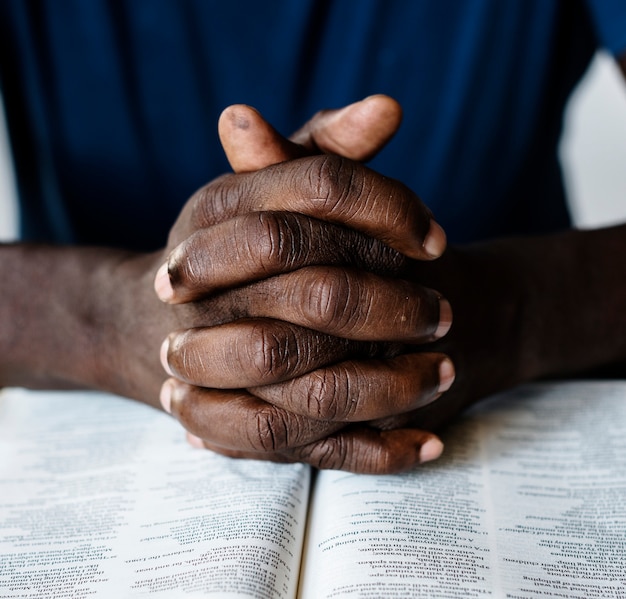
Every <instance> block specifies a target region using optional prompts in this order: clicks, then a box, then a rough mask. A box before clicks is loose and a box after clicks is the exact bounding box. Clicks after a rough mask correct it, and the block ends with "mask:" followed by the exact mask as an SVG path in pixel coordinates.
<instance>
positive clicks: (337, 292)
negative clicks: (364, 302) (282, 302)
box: [302, 269, 360, 333]
mask: <svg viewBox="0 0 626 599" xmlns="http://www.w3.org/2000/svg"><path fill="white" fill-rule="evenodd" d="M356 284H357V283H356V282H355V281H354V280H352V279H351V278H350V277H349V275H348V274H347V273H346V272H345V271H343V270H339V269H332V270H330V269H325V270H323V271H322V272H321V273H318V274H317V276H316V277H315V278H314V279H313V280H312V281H311V282H310V284H309V285H307V286H306V288H305V289H304V293H305V297H304V298H303V299H304V301H303V304H302V306H303V309H304V311H305V318H306V319H307V320H309V321H310V324H312V325H313V327H314V328H315V326H322V327H324V328H326V329H329V330H332V331H333V332H337V333H341V332H342V331H344V330H348V329H351V328H353V326H352V325H353V324H354V321H355V315H356V313H357V312H358V310H359V296H360V293H359V289H358V288H357V289H355V285H356Z"/></svg>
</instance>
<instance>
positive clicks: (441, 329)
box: [435, 297, 452, 339]
mask: <svg viewBox="0 0 626 599" xmlns="http://www.w3.org/2000/svg"><path fill="white" fill-rule="evenodd" d="M451 326H452V306H451V305H450V302H449V301H448V300H447V299H445V298H443V297H442V298H439V326H438V327H437V330H436V331H435V339H440V338H441V337H443V336H444V335H445V334H446V333H447V332H448V331H449V330H450V327H451Z"/></svg>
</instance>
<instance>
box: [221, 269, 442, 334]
mask: <svg viewBox="0 0 626 599" xmlns="http://www.w3.org/2000/svg"><path fill="white" fill-rule="evenodd" d="M227 296H228V299H229V301H231V302H232V303H233V304H234V305H237V306H238V308H239V310H240V314H241V316H248V317H254V318H275V319H279V320H284V321H287V322H291V323H293V324H295V325H299V326H301V327H306V328H309V329H313V330H316V331H320V332H322V333H327V334H329V335H336V336H339V337H344V338H346V339H354V340H362V341H397V342H405V343H426V342H430V341H434V340H436V339H439V338H441V337H442V336H443V335H445V334H446V333H447V332H448V330H449V329H450V326H451V324H452V310H451V308H450V304H449V303H448V301H447V300H446V299H444V298H442V297H441V296H440V295H439V293H437V292H436V291H433V290H432V289H427V288H425V287H421V286H420V285H417V284H415V283H411V282H409V281H405V280H402V279H389V278H385V277H380V276H378V275H374V274H372V273H368V272H364V271H359V270H352V269H349V268H338V267H332V266H312V267H307V268H301V269H300V270H297V271H295V272H291V273H287V274H284V275H279V276H276V277H272V278H271V279H266V280H263V281H259V282H257V283H253V284H251V285H249V286H247V287H245V288H238V289H233V290H232V291H229V292H228V293H227Z"/></svg>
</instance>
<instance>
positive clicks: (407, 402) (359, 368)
mask: <svg viewBox="0 0 626 599" xmlns="http://www.w3.org/2000/svg"><path fill="white" fill-rule="evenodd" d="M453 381H454V366H453V365H452V362H451V361H450V360H449V359H448V358H447V357H446V356H444V355H442V354H435V353H419V354H404V355H401V356H397V357H395V358H391V359H387V360H348V361H345V362H340V363H338V364H333V365H331V366H328V367H325V368H320V369H318V370H314V371H312V372H309V373H307V374H305V375H303V376H301V377H298V378H294V379H291V380H289V381H286V382H283V383H277V384H271V385H264V386H262V387H254V388H251V389H248V391H250V393H252V394H253V395H255V396H256V397H259V398H261V399H264V400H265V401H267V402H269V403H271V404H273V405H275V406H278V407H280V408H283V409H285V410H287V411H289V412H292V413H294V414H301V415H303V416H307V417H309V418H317V419H321V420H327V421H328V420H330V421H339V422H364V421H367V420H373V419H377V418H386V417H389V416H392V415H395V414H403V413H405V412H408V411H411V410H415V409H417V408H421V407H423V406H425V405H428V404H429V403H431V402H432V401H433V400H435V399H436V398H437V397H439V396H440V395H441V393H443V392H444V391H447V390H448V389H449V388H450V386H451V385H452V382H453Z"/></svg>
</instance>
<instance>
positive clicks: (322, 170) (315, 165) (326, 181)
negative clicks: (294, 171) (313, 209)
mask: <svg viewBox="0 0 626 599" xmlns="http://www.w3.org/2000/svg"><path fill="white" fill-rule="evenodd" d="M306 175H307V180H308V183H309V185H310V189H311V192H312V193H313V194H314V199H315V200H316V201H317V208H318V210H319V211H320V212H322V213H324V214H326V215H329V216H332V215H333V214H334V213H343V212H345V211H346V208H347V207H351V206H352V205H353V202H348V201H347V200H348V199H350V198H354V197H355V196H359V195H361V194H362V193H363V183H364V181H363V176H362V172H361V167H360V165H359V164H358V163H356V162H353V161H351V160H348V159H347V158H343V157H341V156H336V155H331V154H324V155H321V156H317V157H315V158H313V159H312V160H311V161H310V163H309V165H308V168H307V173H306Z"/></svg>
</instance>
